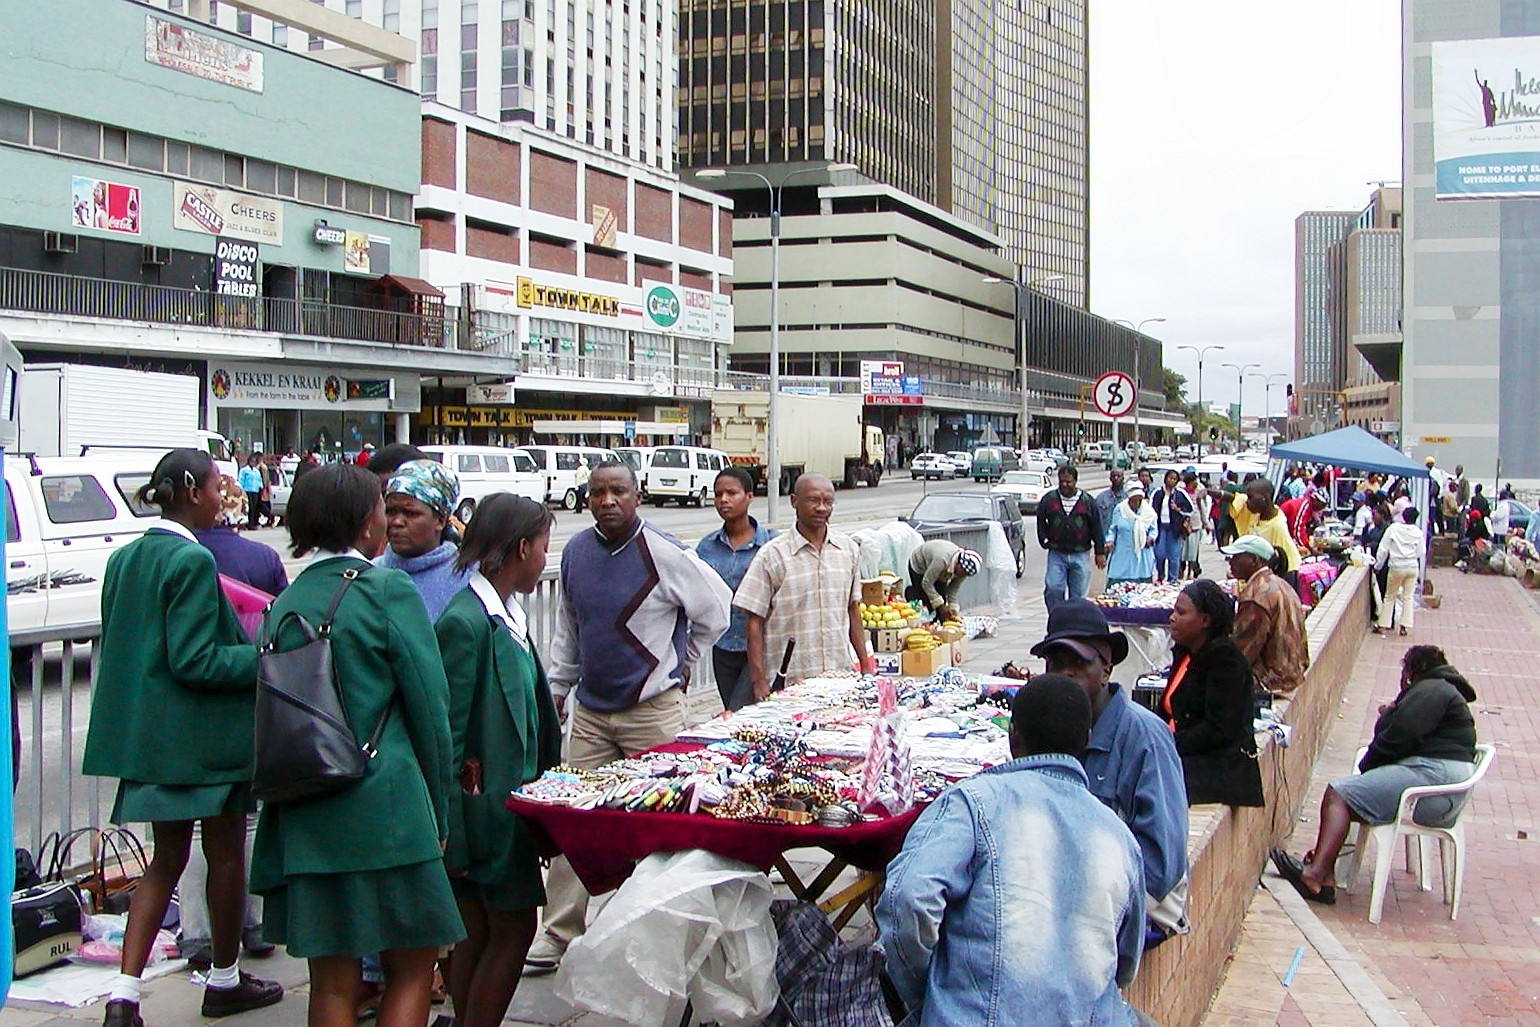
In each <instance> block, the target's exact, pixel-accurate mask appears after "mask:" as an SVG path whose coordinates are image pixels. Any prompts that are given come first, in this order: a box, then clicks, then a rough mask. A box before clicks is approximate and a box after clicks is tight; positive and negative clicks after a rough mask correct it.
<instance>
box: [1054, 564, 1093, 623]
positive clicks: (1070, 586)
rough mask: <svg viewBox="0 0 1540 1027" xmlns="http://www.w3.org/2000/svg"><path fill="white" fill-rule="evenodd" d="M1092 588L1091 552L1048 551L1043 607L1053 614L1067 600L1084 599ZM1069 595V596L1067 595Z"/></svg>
mask: <svg viewBox="0 0 1540 1027" xmlns="http://www.w3.org/2000/svg"><path fill="white" fill-rule="evenodd" d="M1090 586H1091V551H1090V550H1089V549H1087V550H1085V551H1083V552H1079V553H1063V552H1060V551H1059V550H1057V549H1050V550H1048V564H1047V569H1046V570H1045V571H1044V572H1043V605H1044V606H1046V607H1047V608H1048V612H1049V613H1052V612H1053V611H1054V608H1055V607H1057V606H1058V605H1059V604H1060V603H1062V602H1064V601H1065V600H1067V599H1084V598H1085V594H1086V589H1088V588H1089V587H1090ZM1066 593H1067V594H1066Z"/></svg>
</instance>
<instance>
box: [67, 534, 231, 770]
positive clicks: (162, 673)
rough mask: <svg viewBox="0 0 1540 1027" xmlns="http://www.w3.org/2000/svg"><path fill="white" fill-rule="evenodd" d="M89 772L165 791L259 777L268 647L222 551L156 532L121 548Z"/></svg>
mask: <svg viewBox="0 0 1540 1027" xmlns="http://www.w3.org/2000/svg"><path fill="white" fill-rule="evenodd" d="M96 654H97V664H96V681H95V687H94V689H93V693H92V697H91V724H90V728H89V729H88V731H87V733H86V749H85V758H84V761H83V763H82V769H83V770H84V772H85V773H87V774H95V775H99V776H103V777H120V778H125V779H127V780H130V781H143V782H146V783H149V784H162V785H210V784H230V783H235V782H240V781H249V780H251V725H252V701H253V699H254V698H255V696H256V689H257V650H256V647H255V646H253V645H252V644H251V642H250V641H249V640H247V638H246V633H245V632H243V631H242V630H241V626H240V623H239V622H238V621H237V620H236V619H235V612H234V611H233V610H231V609H230V604H229V603H228V602H227V601H226V600H225V596H224V592H223V591H221V589H220V587H219V572H218V571H217V570H216V569H215V566H214V554H213V553H210V552H209V551H208V550H207V549H205V548H203V547H202V546H200V545H199V544H198V543H196V542H193V541H191V540H190V539H186V538H183V537H182V536H181V535H177V534H175V533H173V532H170V531H166V530H164V529H161V528H151V529H150V530H149V531H147V532H145V533H144V534H143V535H141V536H140V537H139V538H137V539H135V540H134V541H132V542H130V543H129V544H128V545H126V546H124V547H123V548H122V549H120V550H118V551H117V552H115V553H113V554H112V556H111V557H109V558H108V560H107V571H106V573H105V575H103V580H102V635H101V640H100V641H99V642H98V643H97V647H96Z"/></svg>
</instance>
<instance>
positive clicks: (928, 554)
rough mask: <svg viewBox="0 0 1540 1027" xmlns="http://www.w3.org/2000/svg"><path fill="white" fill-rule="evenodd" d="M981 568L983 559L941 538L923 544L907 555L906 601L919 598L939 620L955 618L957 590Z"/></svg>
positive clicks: (956, 613) (969, 550)
mask: <svg viewBox="0 0 1540 1027" xmlns="http://www.w3.org/2000/svg"><path fill="white" fill-rule="evenodd" d="M983 567H984V559H983V557H981V556H979V554H978V553H976V552H974V551H973V550H971V549H964V548H962V547H961V546H959V545H958V544H957V543H955V542H949V541H947V540H946V539H944V538H938V539H932V540H931V541H929V542H926V543H924V544H923V545H921V546H920V548H918V549H916V550H915V551H914V552H913V553H912V554H910V556H909V586H908V587H907V588H905V589H904V598H905V599H919V600H921V601H922V602H924V603H925V605H926V606H928V607H930V608H931V609H932V610H934V611H936V616H937V618H938V619H940V620H950V619H952V618H953V617H956V616H957V615H958V612H959V611H958V609H957V590H958V589H960V588H962V583H963V581H964V580H965V579H967V578H971V577H973V575H975V574H977V573H978V572H979V571H980V570H982V569H983Z"/></svg>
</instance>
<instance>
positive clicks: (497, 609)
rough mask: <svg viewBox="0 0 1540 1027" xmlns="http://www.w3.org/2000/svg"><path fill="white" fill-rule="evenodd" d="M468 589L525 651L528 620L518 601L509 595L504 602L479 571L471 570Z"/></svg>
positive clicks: (527, 640) (527, 644) (527, 637)
mask: <svg viewBox="0 0 1540 1027" xmlns="http://www.w3.org/2000/svg"><path fill="white" fill-rule="evenodd" d="M470 589H471V593H472V594H473V595H475V597H476V598H477V599H479V600H481V605H482V606H483V607H484V608H485V609H486V611H487V616H489V617H493V618H495V619H497V620H499V621H501V622H502V625H503V627H505V628H507V629H508V634H510V635H512V636H513V640H514V641H515V642H517V643H518V644H519V648H521V649H523V650H525V651H526V652H527V651H528V650H529V622H528V621H527V620H526V618H525V616H524V607H522V606H520V605H519V601H518V600H517V599H515V598H513V597H512V596H509V597H508V602H507V603H504V602H503V599H502V597H501V596H499V595H498V594H497V589H495V588H493V587H492V583H491V582H490V581H488V580H487V577H486V575H484V574H482V573H481V572H480V571H472V572H471V579H470Z"/></svg>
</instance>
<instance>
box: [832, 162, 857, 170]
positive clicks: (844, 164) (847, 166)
mask: <svg viewBox="0 0 1540 1027" xmlns="http://www.w3.org/2000/svg"><path fill="white" fill-rule="evenodd" d="M824 170H825V171H860V170H861V169H860V168H859V167H857V166H856V165H854V164H851V163H849V162H848V161H841V162H840V163H838V164H830V165H829V166H828V167H827V168H825V169H824Z"/></svg>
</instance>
